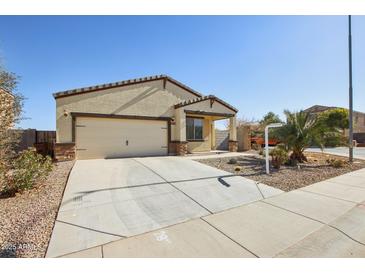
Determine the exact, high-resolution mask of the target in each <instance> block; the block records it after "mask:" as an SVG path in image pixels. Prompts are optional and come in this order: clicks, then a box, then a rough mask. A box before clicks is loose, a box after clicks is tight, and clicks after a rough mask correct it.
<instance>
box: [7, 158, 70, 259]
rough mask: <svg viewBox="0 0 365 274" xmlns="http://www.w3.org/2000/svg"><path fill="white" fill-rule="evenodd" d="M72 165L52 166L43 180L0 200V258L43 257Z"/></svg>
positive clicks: (67, 163)
mask: <svg viewBox="0 0 365 274" xmlns="http://www.w3.org/2000/svg"><path fill="white" fill-rule="evenodd" d="M72 166H73V162H70V161H69V162H60V163H56V164H54V168H53V171H52V172H51V174H50V175H49V176H48V178H47V180H44V181H43V182H39V183H37V184H36V186H35V187H34V188H33V189H31V190H28V191H25V192H23V193H18V194H17V195H16V196H15V197H10V198H2V199H0V216H1V218H0V228H1V230H0V257H27V258H29V257H33V258H37V257H38V258H39V257H44V256H45V253H46V250H47V246H48V242H49V239H50V237H51V233H52V229H53V225H54V222H55V219H56V215H57V211H58V208H59V205H60V202H61V199H62V194H63V191H64V188H65V185H66V181H67V177H68V174H69V173H70V170H71V168H72Z"/></svg>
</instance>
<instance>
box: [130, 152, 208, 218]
mask: <svg viewBox="0 0 365 274" xmlns="http://www.w3.org/2000/svg"><path fill="white" fill-rule="evenodd" d="M133 160H134V161H136V162H137V163H139V164H141V165H142V166H144V167H145V168H147V169H149V170H150V171H152V172H153V173H154V174H156V175H157V176H159V177H160V178H161V179H163V180H164V181H165V182H166V183H167V184H169V185H170V186H172V187H173V188H175V189H176V190H177V191H179V192H181V193H182V194H184V195H185V196H186V197H188V198H189V199H190V200H192V201H193V202H194V203H196V204H197V205H199V206H200V207H201V208H203V209H205V210H206V211H207V212H209V213H210V214H213V212H212V211H211V210H209V209H208V208H206V207H205V206H203V205H202V204H200V203H199V202H197V201H196V200H194V199H193V198H192V197H190V196H189V195H188V194H186V193H185V192H184V191H182V190H181V189H179V188H178V187H176V186H174V185H173V183H171V182H169V181H168V180H166V179H165V178H164V177H162V176H161V175H160V174H158V173H157V172H156V171H154V170H153V169H152V168H150V167H148V166H146V165H145V164H143V163H141V162H139V161H137V160H136V159H133Z"/></svg>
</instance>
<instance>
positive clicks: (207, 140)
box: [188, 118, 212, 153]
mask: <svg viewBox="0 0 365 274" xmlns="http://www.w3.org/2000/svg"><path fill="white" fill-rule="evenodd" d="M211 123H212V120H211V119H210V118H205V119H204V123H203V139H204V142H189V143H188V152H189V153H192V152H202V151H210V150H211V142H212V141H211V138H212V136H211Z"/></svg>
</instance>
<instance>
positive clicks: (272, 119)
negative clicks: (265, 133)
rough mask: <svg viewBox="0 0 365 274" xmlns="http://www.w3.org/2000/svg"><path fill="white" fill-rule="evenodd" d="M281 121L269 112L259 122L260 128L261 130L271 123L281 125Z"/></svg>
mask: <svg viewBox="0 0 365 274" xmlns="http://www.w3.org/2000/svg"><path fill="white" fill-rule="evenodd" d="M282 122H283V121H281V119H280V118H279V115H277V114H275V113H274V112H272V111H270V112H268V113H267V114H265V115H264V117H263V118H262V120H260V122H259V123H260V126H261V128H262V129H264V128H265V127H266V126H267V125H269V124H273V123H282Z"/></svg>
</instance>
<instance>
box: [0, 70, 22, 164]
mask: <svg viewBox="0 0 365 274" xmlns="http://www.w3.org/2000/svg"><path fill="white" fill-rule="evenodd" d="M17 84H18V77H17V76H16V75H15V74H14V73H11V72H7V71H6V70H5V69H3V68H2V67H0V169H4V168H6V167H7V166H9V165H10V164H11V161H12V159H14V157H15V156H16V153H15V147H16V145H17V144H18V143H19V138H20V136H19V135H18V134H15V133H10V132H9V129H10V128H12V127H13V126H14V125H15V124H16V123H18V122H19V120H20V119H21V118H22V108H23V100H24V97H23V96H22V95H21V94H19V93H16V87H17Z"/></svg>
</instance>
